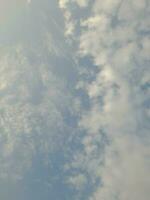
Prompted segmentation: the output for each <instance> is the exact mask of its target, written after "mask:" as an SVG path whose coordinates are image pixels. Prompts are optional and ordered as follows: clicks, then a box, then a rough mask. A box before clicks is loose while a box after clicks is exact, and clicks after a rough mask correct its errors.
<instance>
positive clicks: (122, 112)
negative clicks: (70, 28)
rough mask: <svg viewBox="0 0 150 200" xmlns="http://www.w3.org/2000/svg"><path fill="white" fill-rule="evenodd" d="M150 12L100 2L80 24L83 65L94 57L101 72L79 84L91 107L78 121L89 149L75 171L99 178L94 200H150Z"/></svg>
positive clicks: (146, 7)
mask: <svg viewBox="0 0 150 200" xmlns="http://www.w3.org/2000/svg"><path fill="white" fill-rule="evenodd" d="M68 2H70V1H68ZM72 7H73V4H72ZM66 9H69V12H71V9H70V7H69V6H68V7H67V8H66ZM72 10H73V9H72ZM149 11H150V4H149V2H148V1H146V0H144V1H143V0H137V1H134V0H131V1H120V0H115V1H113V0H106V1H103V2H102V1H100V0H96V1H94V3H93V6H92V8H91V11H90V13H89V15H88V17H87V18H86V19H85V17H84V18H82V17H79V19H77V20H78V21H79V23H80V28H79V29H80V30H79V31H77V35H76V36H75V37H76V38H77V40H76V42H78V41H79V44H78V46H79V50H78V52H77V56H79V57H78V60H79V59H80V58H81V57H83V58H84V57H85V56H86V57H87V56H89V57H92V59H93V65H95V66H96V67H97V71H96V74H95V79H94V80H92V81H87V82H85V81H82V80H81V81H80V83H82V84H80V85H81V86H80V89H81V88H82V89H83V91H84V92H86V93H87V95H88V98H89V101H90V107H89V109H88V110H84V109H83V110H82V114H81V120H80V121H79V126H80V128H83V129H84V130H86V135H85V137H83V141H82V144H83V146H84V149H83V150H81V151H80V152H78V154H77V155H75V156H74V158H73V162H72V164H71V167H72V168H75V169H77V168H78V169H82V170H83V171H87V172H88V176H90V177H93V179H94V180H97V178H99V181H100V183H99V186H97V189H95V192H93V195H91V198H90V199H91V200H98V199H105V200H110V199H111V200H115V199H119V200H125V199H132V200H137V199H139V200H140V199H145V200H148V199H149V198H150V192H149V186H150V182H149V177H148V174H149V172H148V171H149V167H150V163H149V156H150V148H149V145H150V137H149V128H150V126H149V118H150V115H149V110H150V104H149V101H150V99H149V94H150V93H149V91H150V90H149V81H150V76H149V74H150V70H149V69H150V68H149V63H150V59H149V52H150V35H149V28H150V26H149V25H150V24H149V20H148V18H149V17H148V16H149ZM88 70H89V69H88V68H86V67H85V71H87V72H86V74H88ZM93 71H94V69H93ZM89 73H90V72H89ZM103 135H105V137H103ZM98 138H101V139H98ZM104 138H107V139H105V140H104Z"/></svg>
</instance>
